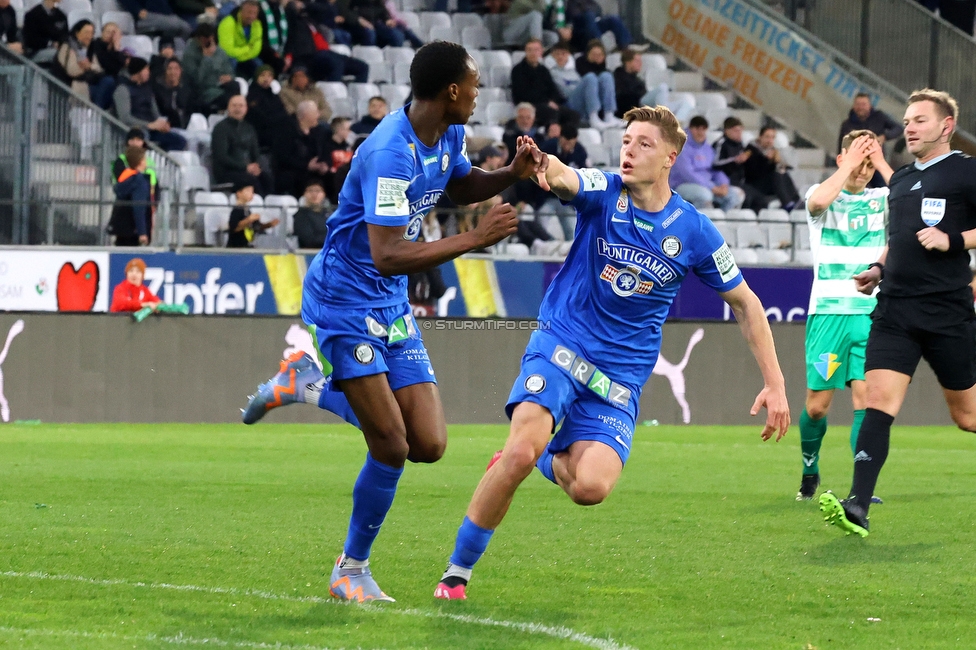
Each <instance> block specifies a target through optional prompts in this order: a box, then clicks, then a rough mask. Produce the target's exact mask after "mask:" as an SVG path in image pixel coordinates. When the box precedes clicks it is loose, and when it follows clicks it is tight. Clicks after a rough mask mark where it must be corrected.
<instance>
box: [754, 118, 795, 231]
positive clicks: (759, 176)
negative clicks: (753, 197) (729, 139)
mask: <svg viewBox="0 0 976 650" xmlns="http://www.w3.org/2000/svg"><path fill="white" fill-rule="evenodd" d="M746 151H747V152H748V153H749V157H748V158H747V159H746V161H745V163H744V164H743V168H744V171H745V177H746V187H749V188H751V189H752V191H753V192H755V193H756V194H758V195H760V196H763V197H768V200H767V201H766V204H767V205H768V204H769V201H771V200H773V199H778V200H779V202H780V206H781V207H782V208H783V209H784V210H786V211H787V212H789V211H790V210H792V209H793V208H794V207H795V206H796V204H797V202H798V201H799V200H800V195H799V193H797V191H796V185H795V184H794V183H793V179H792V178H790V175H789V172H788V171H787V169H788V167H787V165H786V163H784V162H783V155H782V154H781V153H780V152H779V150H778V149H776V129H774V128H773V127H771V126H767V127H763V129H762V130H761V131H759V137H758V138H757V139H756V141H755V142H750V143H749V146H748V147H747V148H746ZM764 207H765V206H764Z"/></svg>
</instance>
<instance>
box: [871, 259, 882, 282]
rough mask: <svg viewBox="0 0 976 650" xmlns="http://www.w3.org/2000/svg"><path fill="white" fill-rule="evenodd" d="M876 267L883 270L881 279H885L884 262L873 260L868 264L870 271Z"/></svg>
mask: <svg viewBox="0 0 976 650" xmlns="http://www.w3.org/2000/svg"><path fill="white" fill-rule="evenodd" d="M874 267H878V270H879V271H881V279H882V280H884V264H882V263H881V262H871V263H870V264H868V271H870V270H871V269H873V268H874Z"/></svg>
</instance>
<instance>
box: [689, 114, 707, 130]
mask: <svg viewBox="0 0 976 650" xmlns="http://www.w3.org/2000/svg"><path fill="white" fill-rule="evenodd" d="M700 126H703V127H705V128H706V129H707V128H708V120H706V119H705V118H704V117H703V116H701V115H696V116H694V117H693V118H691V121H690V122H688V128H689V129H697V128H698V127H700Z"/></svg>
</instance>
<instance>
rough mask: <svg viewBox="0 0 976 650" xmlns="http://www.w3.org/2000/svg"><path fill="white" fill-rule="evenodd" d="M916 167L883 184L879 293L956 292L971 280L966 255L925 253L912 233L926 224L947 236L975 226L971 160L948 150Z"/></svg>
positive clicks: (975, 175) (975, 167) (975, 176)
mask: <svg viewBox="0 0 976 650" xmlns="http://www.w3.org/2000/svg"><path fill="white" fill-rule="evenodd" d="M922 167H923V169H919V168H918V167H917V166H916V164H915V163H911V164H909V165H905V166H904V167H902V168H901V169H899V170H898V171H896V172H895V173H894V174H893V175H892V177H891V181H890V182H889V183H888V186H889V187H890V189H891V194H890V196H889V199H888V201H889V206H890V207H889V209H890V213H889V216H888V257H887V259H886V260H885V269H884V282H882V283H881V293H884V294H886V295H889V296H921V295H925V294H931V293H946V292H950V291H957V290H960V289H961V288H963V287H965V286H967V285H968V284H969V282H970V281H971V280H972V277H973V276H972V273H971V272H970V270H969V251H965V250H963V251H956V252H953V253H949V252H942V251H936V250H931V251H928V250H925V248H924V247H923V246H922V245H921V244H920V243H919V242H918V236H917V233H918V231H919V230H922V229H923V228H926V227H928V226H935V227H937V228H938V229H939V230H941V231H943V232H946V233H950V234H951V233H961V232H963V231H965V230H972V229H974V228H976V159H974V158H971V157H969V156H967V155H965V154H963V153H960V152H958V151H953V152H952V153H950V154H948V155H947V156H945V157H944V158H942V159H941V160H940V159H935V160H933V161H929V162H928V163H927V164H924V165H922ZM923 199H924V200H925V215H924V216H925V218H926V219H927V223H926V221H923Z"/></svg>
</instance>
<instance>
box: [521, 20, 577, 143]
mask: <svg viewBox="0 0 976 650" xmlns="http://www.w3.org/2000/svg"><path fill="white" fill-rule="evenodd" d="M512 101H513V102H515V103H516V104H521V103H522V102H528V103H530V104H532V105H533V106H535V110H536V120H537V122H538V123H539V124H540V125H542V126H548V125H549V124H551V123H553V122H559V123H560V124H565V123H569V122H572V123H574V124H575V123H578V122H579V114H577V113H576V112H575V111H573V110H572V109H570V108H568V107H566V106H564V105H563V104H564V102H565V101H566V99H565V97H563V94H562V92H561V91H560V90H559V86H557V85H556V82H555V81H553V79H552V74H551V73H550V72H549V68H547V67H546V66H545V65H543V63H542V41H540V40H539V39H537V38H532V39H529V41H528V42H527V43H526V44H525V58H524V59H522V60H521V61H520V62H519V63H517V64H515V66H513V67H512ZM509 148H510V149H511V150H512V151H514V150H515V149H514V148H512V147H509Z"/></svg>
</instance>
